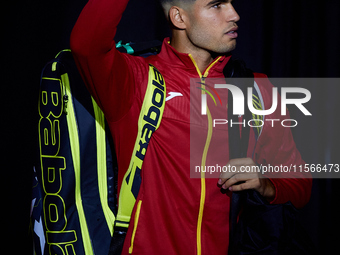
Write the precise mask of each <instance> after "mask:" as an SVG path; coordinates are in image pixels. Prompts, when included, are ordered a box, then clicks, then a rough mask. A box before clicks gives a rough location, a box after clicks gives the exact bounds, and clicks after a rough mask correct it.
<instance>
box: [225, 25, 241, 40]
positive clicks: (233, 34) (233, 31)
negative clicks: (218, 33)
mask: <svg viewBox="0 0 340 255" xmlns="http://www.w3.org/2000/svg"><path fill="white" fill-rule="evenodd" d="M237 30H238V27H235V28H232V29H231V30H229V31H228V32H227V33H226V35H228V36H230V37H231V38H237V36H238V34H237Z"/></svg>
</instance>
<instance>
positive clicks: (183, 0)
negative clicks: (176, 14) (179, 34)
mask: <svg viewBox="0 0 340 255" xmlns="http://www.w3.org/2000/svg"><path fill="white" fill-rule="evenodd" d="M195 1H196V0H159V2H160V3H161V5H162V7H163V10H164V12H165V15H166V17H168V15H169V10H170V8H171V7H172V6H174V5H176V6H178V7H183V6H184V5H185V4H191V3H193V2H195Z"/></svg>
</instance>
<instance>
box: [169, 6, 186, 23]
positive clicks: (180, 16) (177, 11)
mask: <svg viewBox="0 0 340 255" xmlns="http://www.w3.org/2000/svg"><path fill="white" fill-rule="evenodd" d="M185 15H186V13H185V11H184V10H183V9H182V8H179V7H177V6H172V7H171V8H170V10H169V20H170V22H171V23H172V25H173V26H174V27H176V28H178V29H186V24H185V20H186V16H185Z"/></svg>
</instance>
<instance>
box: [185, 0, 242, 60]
mask: <svg viewBox="0 0 340 255" xmlns="http://www.w3.org/2000/svg"><path fill="white" fill-rule="evenodd" d="M188 18H189V20H188V21H187V23H186V24H187V27H186V33H187V36H188V38H189V40H190V41H191V43H192V44H193V45H194V46H195V47H198V48H202V49H205V50H207V51H209V52H214V53H220V54H221V53H227V52H230V51H232V50H234V49H235V47H236V38H237V32H236V30H237V25H236V22H237V21H239V19H240V17H239V16H238V14H237V12H236V11H235V9H234V7H233V6H232V4H231V0H225V1H219V0H196V1H195V2H194V3H193V4H192V6H191V8H190V9H188Z"/></svg>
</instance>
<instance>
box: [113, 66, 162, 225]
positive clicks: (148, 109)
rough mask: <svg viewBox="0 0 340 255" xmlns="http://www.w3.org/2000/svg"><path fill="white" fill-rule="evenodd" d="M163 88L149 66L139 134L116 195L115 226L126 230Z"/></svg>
mask: <svg viewBox="0 0 340 255" xmlns="http://www.w3.org/2000/svg"><path fill="white" fill-rule="evenodd" d="M165 97H166V87H165V82H164V78H163V76H162V75H161V73H160V72H159V71H158V70H157V69H156V68H155V67H154V66H153V65H151V64H149V81H148V86H147V89H146V92H145V96H144V101H143V105H142V109H141V112H140V114H139V119H138V134H137V138H136V142H135V146H134V149H133V152H132V156H131V161H130V165H129V168H128V170H127V171H126V173H125V176H124V179H123V183H122V187H121V190H120V194H119V204H118V214H117V218H116V222H115V226H116V227H119V228H121V227H123V228H128V226H129V223H130V218H131V213H132V209H133V207H134V205H135V203H136V198H137V195H138V192H139V188H140V185H141V182H142V178H141V169H142V165H143V161H144V157H145V154H146V150H147V148H148V145H149V141H150V139H151V136H152V134H153V133H154V132H155V131H156V130H157V129H158V127H159V125H160V123H161V119H162V116H163V111H164V106H165Z"/></svg>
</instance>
